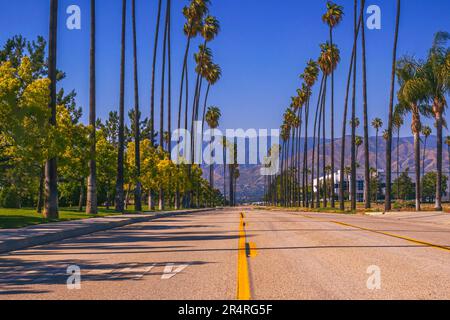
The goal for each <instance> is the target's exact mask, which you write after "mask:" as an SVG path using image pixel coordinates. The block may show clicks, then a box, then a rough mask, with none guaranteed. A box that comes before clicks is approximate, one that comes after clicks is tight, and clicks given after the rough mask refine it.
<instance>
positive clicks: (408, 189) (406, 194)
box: [392, 169, 414, 201]
mask: <svg viewBox="0 0 450 320" xmlns="http://www.w3.org/2000/svg"><path fill="white" fill-rule="evenodd" d="M397 188H399V189H397ZM392 190H393V192H394V193H395V194H398V195H399V200H400V199H401V200H404V201H406V200H411V199H413V198H414V184H413V181H412V179H411V178H410V177H409V169H406V171H405V172H402V173H401V174H400V176H399V177H398V178H397V179H396V180H395V181H394V185H393V189H392Z"/></svg>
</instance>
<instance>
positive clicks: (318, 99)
mask: <svg viewBox="0 0 450 320" xmlns="http://www.w3.org/2000/svg"><path fill="white" fill-rule="evenodd" d="M324 81H325V76H324V75H322V80H321V83H320V89H319V95H318V98H317V107H316V111H315V113H314V114H315V116H314V129H313V148H312V151H313V154H312V166H311V207H312V208H314V206H315V204H314V173H315V172H314V165H315V160H316V159H315V156H316V135H317V132H320V130H317V131H316V128H317V117H318V116H319V110H322V108H320V109H319V107H321V100H322V99H321V98H322V91H323V87H324ZM319 124H320V119H319ZM317 162H319V152H317ZM318 179H319V174H317V180H318ZM316 185H317V191H319V184H318V183H317V184H316ZM316 205H317V207H319V205H320V203H317V204H316Z"/></svg>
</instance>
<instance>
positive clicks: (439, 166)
mask: <svg viewBox="0 0 450 320" xmlns="http://www.w3.org/2000/svg"><path fill="white" fill-rule="evenodd" d="M442 123H443V119H442V113H436V129H437V155H436V161H437V165H436V166H437V178H436V205H435V210H436V211H442V191H443V190H442V143H443V142H442Z"/></svg>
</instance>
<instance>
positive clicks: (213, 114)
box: [205, 106, 222, 205]
mask: <svg viewBox="0 0 450 320" xmlns="http://www.w3.org/2000/svg"><path fill="white" fill-rule="evenodd" d="M221 116H222V114H221V113H220V109H219V108H217V107H214V106H212V107H209V108H208V112H206V116H205V119H206V122H207V123H208V126H209V127H210V128H211V129H212V131H213V132H212V135H211V140H210V143H211V146H212V144H213V138H214V130H215V129H217V127H218V126H219V120H220V117H221ZM211 157H212V152H211ZM209 185H210V187H211V190H214V164H213V163H211V164H210V166H209ZM210 200H211V205H212V198H211V199H210Z"/></svg>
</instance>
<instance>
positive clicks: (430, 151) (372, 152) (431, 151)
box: [204, 136, 450, 202]
mask: <svg viewBox="0 0 450 320" xmlns="http://www.w3.org/2000/svg"><path fill="white" fill-rule="evenodd" d="M422 139H423V138H422ZM312 142H313V140H312V139H308V159H309V163H311V160H312ZM350 142H351V137H350V136H348V137H347V138H346V152H345V154H346V156H345V163H346V166H347V165H350V159H351V144H350ZM300 143H301V144H300V145H301V146H302V149H303V144H304V140H303V139H301V141H300ZM341 146H342V139H336V140H335V159H334V164H335V168H336V170H339V168H340V150H341ZM325 147H326V149H325V151H326V158H327V159H329V157H330V155H331V140H327V141H326V145H325ZM423 147H424V141H422V144H421V159H422V156H423ZM363 148H364V147H363V145H361V147H360V148H359V150H358V154H357V162H358V163H359V164H360V165H361V167H363V165H364V149H363ZM320 150H321V151H320V155H321V159H322V146H321V149H320ZM397 150H398V154H399V158H398V160H397ZM369 158H370V166H371V167H373V168H375V161H376V137H371V138H369ZM443 160H444V162H443V166H444V168H443V170H444V174H445V175H448V174H449V172H450V168H449V164H448V163H449V156H448V153H447V148H446V147H445V146H444V156H443ZM421 161H422V160H421ZM397 162H398V164H399V167H400V172H403V171H405V170H406V169H407V168H409V170H410V171H414V138H413V137H401V138H400V141H399V143H397V138H394V141H393V152H392V170H393V171H394V172H393V178H394V179H395V178H396V175H397V173H396V172H395V171H396V170H397ZM378 168H379V169H381V170H385V168H386V141H385V140H384V139H383V138H382V137H381V136H380V137H379V139H378ZM204 169H205V170H204V172H205V178H207V177H208V173H209V170H206V168H204ZM260 169H261V166H260V165H240V167H239V171H240V178H239V179H238V181H237V186H236V188H237V199H238V201H239V202H254V201H260V200H261V199H262V197H263V194H264V181H265V177H264V176H261V174H260ZM435 170H436V136H430V137H429V138H428V140H427V146H426V151H425V172H430V171H435ZM227 174H228V170H227ZM214 179H215V187H216V188H218V189H220V190H223V184H224V183H223V181H224V180H223V166H220V165H218V166H216V167H215V170H214ZM227 180H228V178H227ZM227 193H228V182H227Z"/></svg>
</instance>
